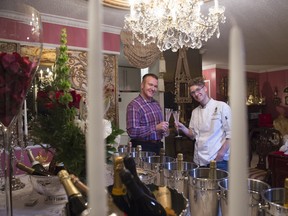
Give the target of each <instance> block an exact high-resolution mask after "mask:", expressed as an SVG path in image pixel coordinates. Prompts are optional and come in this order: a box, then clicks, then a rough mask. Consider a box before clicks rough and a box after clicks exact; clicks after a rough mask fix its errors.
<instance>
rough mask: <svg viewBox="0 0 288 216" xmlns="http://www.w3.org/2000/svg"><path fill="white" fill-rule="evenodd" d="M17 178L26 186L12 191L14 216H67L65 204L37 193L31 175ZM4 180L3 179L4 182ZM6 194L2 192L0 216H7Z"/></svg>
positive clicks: (0, 193)
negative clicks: (52, 200)
mask: <svg viewBox="0 0 288 216" xmlns="http://www.w3.org/2000/svg"><path fill="white" fill-rule="evenodd" d="M15 178H16V179H17V180H18V181H19V180H20V182H21V183H22V185H23V184H24V187H23V188H21V189H17V190H13V191H12V209H13V212H12V213H13V216H65V215H66V211H65V203H63V202H60V203H58V202H54V203H52V202H51V201H49V200H47V199H46V197H45V196H44V195H41V194H39V193H38V192H36V191H35V190H34V188H33V186H32V184H31V181H30V178H29V175H27V174H21V175H17V176H15ZM2 180H3V179H1V181H2ZM5 199H6V193H5V191H3V190H1V191H0V215H6V207H5Z"/></svg>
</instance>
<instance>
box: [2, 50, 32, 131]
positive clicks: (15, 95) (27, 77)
mask: <svg viewBox="0 0 288 216" xmlns="http://www.w3.org/2000/svg"><path fill="white" fill-rule="evenodd" d="M35 66H36V64H33V63H32V62H31V61H29V59H28V58H27V57H21V56H20V55H19V53H16V52H14V53H12V54H8V53H1V54H0V103H1V108H2V112H0V121H1V122H2V123H3V124H4V126H6V127H8V126H9V124H10V123H11V122H12V120H13V119H14V117H15V116H16V115H17V113H18V112H19V111H20V108H21V105H22V103H23V101H24V99H25V96H26V93H27V90H28V88H29V87H30V84H31V81H32V79H33V76H32V75H33V74H34V73H33V72H35V70H36V67H35Z"/></svg>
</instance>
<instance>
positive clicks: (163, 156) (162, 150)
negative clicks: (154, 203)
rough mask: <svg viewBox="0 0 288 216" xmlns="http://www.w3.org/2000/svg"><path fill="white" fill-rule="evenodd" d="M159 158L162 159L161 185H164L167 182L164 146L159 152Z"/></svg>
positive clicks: (160, 168)
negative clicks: (165, 177)
mask: <svg viewBox="0 0 288 216" xmlns="http://www.w3.org/2000/svg"><path fill="white" fill-rule="evenodd" d="M159 157H160V158H159V160H160V166H159V177H160V179H159V181H160V185H161V186H164V185H165V183H164V170H163V166H164V163H165V149H164V148H161V149H160V152H159Z"/></svg>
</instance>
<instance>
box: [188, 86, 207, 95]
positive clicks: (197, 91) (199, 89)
mask: <svg viewBox="0 0 288 216" xmlns="http://www.w3.org/2000/svg"><path fill="white" fill-rule="evenodd" d="M203 88H204V85H203V86H202V87H199V88H197V89H195V90H194V91H191V92H190V95H191V96H193V95H195V94H198V93H199V92H200V91H201V89H203Z"/></svg>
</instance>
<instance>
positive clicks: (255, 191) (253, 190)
mask: <svg viewBox="0 0 288 216" xmlns="http://www.w3.org/2000/svg"><path fill="white" fill-rule="evenodd" d="M247 183H248V188H247V189H248V193H249V200H248V204H249V207H248V216H264V215H265V213H264V211H262V210H261V209H260V205H259V204H261V203H263V200H262V197H261V193H262V192H263V191H265V190H267V189H269V188H270V185H268V184H266V183H265V182H263V181H260V180H257V179H248V180H247ZM218 184H219V187H220V206H221V211H222V216H228V193H229V180H228V179H224V180H222V181H220V182H218Z"/></svg>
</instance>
